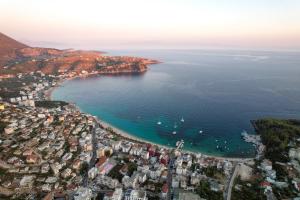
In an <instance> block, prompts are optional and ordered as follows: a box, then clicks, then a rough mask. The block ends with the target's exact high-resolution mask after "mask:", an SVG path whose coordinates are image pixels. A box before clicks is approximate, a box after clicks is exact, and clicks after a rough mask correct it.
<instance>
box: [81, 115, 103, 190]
mask: <svg viewBox="0 0 300 200" xmlns="http://www.w3.org/2000/svg"><path fill="white" fill-rule="evenodd" d="M95 123H96V125H95V127H92V131H91V134H92V146H93V150H92V158H91V160H90V162H89V163H88V164H89V166H88V170H90V169H91V168H93V167H94V166H95V164H96V160H97V153H96V151H97V139H96V129H97V128H98V127H99V125H98V123H97V122H96V121H95ZM88 185H89V177H88V173H86V174H84V175H83V186H84V187H88Z"/></svg>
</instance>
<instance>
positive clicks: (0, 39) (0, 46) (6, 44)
mask: <svg viewBox="0 0 300 200" xmlns="http://www.w3.org/2000/svg"><path fill="white" fill-rule="evenodd" d="M25 47H28V46H27V45H25V44H22V43H20V42H18V41H16V40H14V39H12V38H10V37H8V36H6V35H4V34H3V33H1V32H0V58H1V57H5V56H9V55H12V54H14V53H15V50H17V49H22V48H25Z"/></svg>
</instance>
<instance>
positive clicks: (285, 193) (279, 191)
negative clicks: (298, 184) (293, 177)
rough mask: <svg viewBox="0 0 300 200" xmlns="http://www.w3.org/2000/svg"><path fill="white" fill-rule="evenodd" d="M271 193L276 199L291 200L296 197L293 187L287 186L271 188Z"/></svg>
mask: <svg viewBox="0 0 300 200" xmlns="http://www.w3.org/2000/svg"><path fill="white" fill-rule="evenodd" d="M273 193H274V195H275V196H276V197H277V199H293V198H295V197H297V192H296V191H295V190H294V188H293V186H292V185H291V184H289V187H287V188H277V187H274V188H273Z"/></svg>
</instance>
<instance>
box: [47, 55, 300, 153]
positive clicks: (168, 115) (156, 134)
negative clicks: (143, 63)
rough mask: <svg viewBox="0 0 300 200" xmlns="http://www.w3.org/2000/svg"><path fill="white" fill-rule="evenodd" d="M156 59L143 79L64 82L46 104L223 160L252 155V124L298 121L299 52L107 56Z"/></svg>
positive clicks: (98, 78) (118, 77)
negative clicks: (57, 103)
mask: <svg viewBox="0 0 300 200" xmlns="http://www.w3.org/2000/svg"><path fill="white" fill-rule="evenodd" d="M108 55H122V56H123V55H127V56H139V57H145V58H150V59H156V60H158V61H160V62H161V63H160V64H155V65H150V66H149V70H148V71H147V72H146V73H144V74H139V75H137V74H132V75H114V76H96V77H89V78H77V79H73V80H69V81H66V82H64V83H63V84H62V85H61V86H60V87H58V88H57V89H55V90H54V91H53V93H52V99H54V100H64V101H68V102H72V103H75V104H76V105H77V106H78V107H79V108H80V109H81V110H82V111H83V112H86V113H90V114H92V115H95V116H97V117H98V118H99V119H101V120H103V121H106V122H108V123H109V124H111V125H113V126H115V127H117V128H119V129H121V130H123V131H125V132H127V133H129V134H131V135H132V136H135V137H138V138H141V139H144V140H147V141H149V142H153V143H157V144H161V145H166V146H170V147H175V144H176V142H177V141H178V140H181V139H183V140H184V149H185V150H188V151H193V152H197V153H203V154H207V155H214V156H223V157H243V158H246V157H253V156H255V148H254V146H253V145H252V144H249V143H246V142H245V141H243V139H242V137H241V133H242V132H243V131H246V132H248V133H249V134H255V131H254V129H253V127H252V125H251V120H255V119H260V118H266V117H272V118H298V119H300V53H299V52H288V51H285V52H281V51H253V50H251V51H248V50H212V49H210V50H120V51H116V50H109V51H108Z"/></svg>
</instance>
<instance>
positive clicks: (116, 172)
mask: <svg viewBox="0 0 300 200" xmlns="http://www.w3.org/2000/svg"><path fill="white" fill-rule="evenodd" d="M122 167H123V165H121V164H118V165H116V166H115V167H114V168H112V170H111V171H110V172H109V173H108V176H110V177H111V178H114V179H118V181H120V182H121V181H122V178H123V175H122V174H121V173H120V169H121V168H122Z"/></svg>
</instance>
